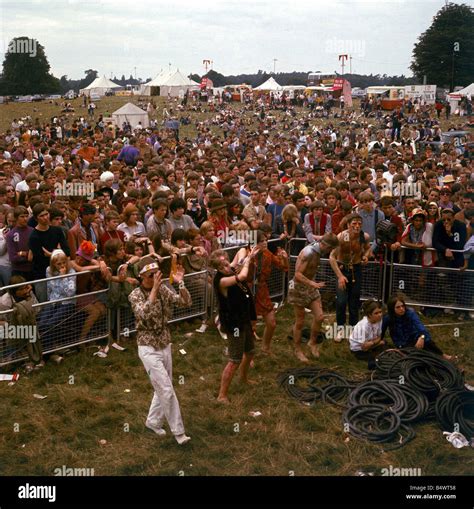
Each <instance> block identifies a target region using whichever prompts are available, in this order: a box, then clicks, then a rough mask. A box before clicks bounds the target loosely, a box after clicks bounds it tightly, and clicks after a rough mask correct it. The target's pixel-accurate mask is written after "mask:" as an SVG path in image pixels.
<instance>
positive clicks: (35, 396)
mask: <svg viewBox="0 0 474 509" xmlns="http://www.w3.org/2000/svg"><path fill="white" fill-rule="evenodd" d="M33 397H34V398H36V399H45V398H47V397H48V396H42V395H41V394H33Z"/></svg>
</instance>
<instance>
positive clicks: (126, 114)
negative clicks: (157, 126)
mask: <svg viewBox="0 0 474 509" xmlns="http://www.w3.org/2000/svg"><path fill="white" fill-rule="evenodd" d="M112 122H113V123H114V124H115V125H116V126H117V127H118V128H120V129H121V128H122V126H123V124H124V123H125V122H129V123H130V125H131V126H132V128H135V127H136V126H137V125H138V123H139V122H140V123H141V125H142V126H143V127H149V126H150V120H149V118H148V113H147V112H146V111H143V110H142V109H141V108H139V107H138V106H135V104H132V103H127V104H125V105H124V106H122V107H121V108H119V109H118V110H117V111H114V112H113V113H112Z"/></svg>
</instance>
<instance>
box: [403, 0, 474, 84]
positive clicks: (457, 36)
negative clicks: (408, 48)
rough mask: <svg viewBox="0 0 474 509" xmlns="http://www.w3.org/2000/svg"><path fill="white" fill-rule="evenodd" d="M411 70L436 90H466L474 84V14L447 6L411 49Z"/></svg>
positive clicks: (459, 6) (466, 8) (457, 6)
mask: <svg viewBox="0 0 474 509" xmlns="http://www.w3.org/2000/svg"><path fill="white" fill-rule="evenodd" d="M411 70H412V71H413V72H414V74H415V76H416V77H417V78H418V79H419V80H422V79H423V76H424V75H426V77H427V82H428V83H430V84H436V85H438V86H447V85H448V84H449V85H450V88H451V90H452V88H453V87H454V86H455V85H462V86H466V85H469V84H470V83H472V82H473V81H474V10H473V8H472V7H469V6H468V5H465V4H452V3H450V4H447V5H445V6H443V7H442V8H441V9H440V10H439V11H438V13H437V14H436V16H435V17H434V19H433V23H432V24H431V26H430V27H429V28H428V30H426V32H424V33H422V34H421V35H420V37H419V39H418V43H416V44H415V47H414V49H413V60H412V64H411Z"/></svg>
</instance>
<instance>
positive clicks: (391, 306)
mask: <svg viewBox="0 0 474 509" xmlns="http://www.w3.org/2000/svg"><path fill="white" fill-rule="evenodd" d="M397 302H402V303H403V304H404V305H405V309H406V297H405V295H404V294H403V293H396V294H395V295H392V296H391V297H390V298H389V299H388V301H387V310H388V316H389V318H390V327H393V325H394V324H395V318H396V317H397V315H396V314H395V306H396V304H397Z"/></svg>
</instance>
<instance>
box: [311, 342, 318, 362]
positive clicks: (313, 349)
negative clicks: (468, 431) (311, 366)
mask: <svg viewBox="0 0 474 509" xmlns="http://www.w3.org/2000/svg"><path fill="white" fill-rule="evenodd" d="M308 346H309V349H310V350H311V353H312V354H313V357H316V358H319V348H318V345H317V344H316V343H308Z"/></svg>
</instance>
